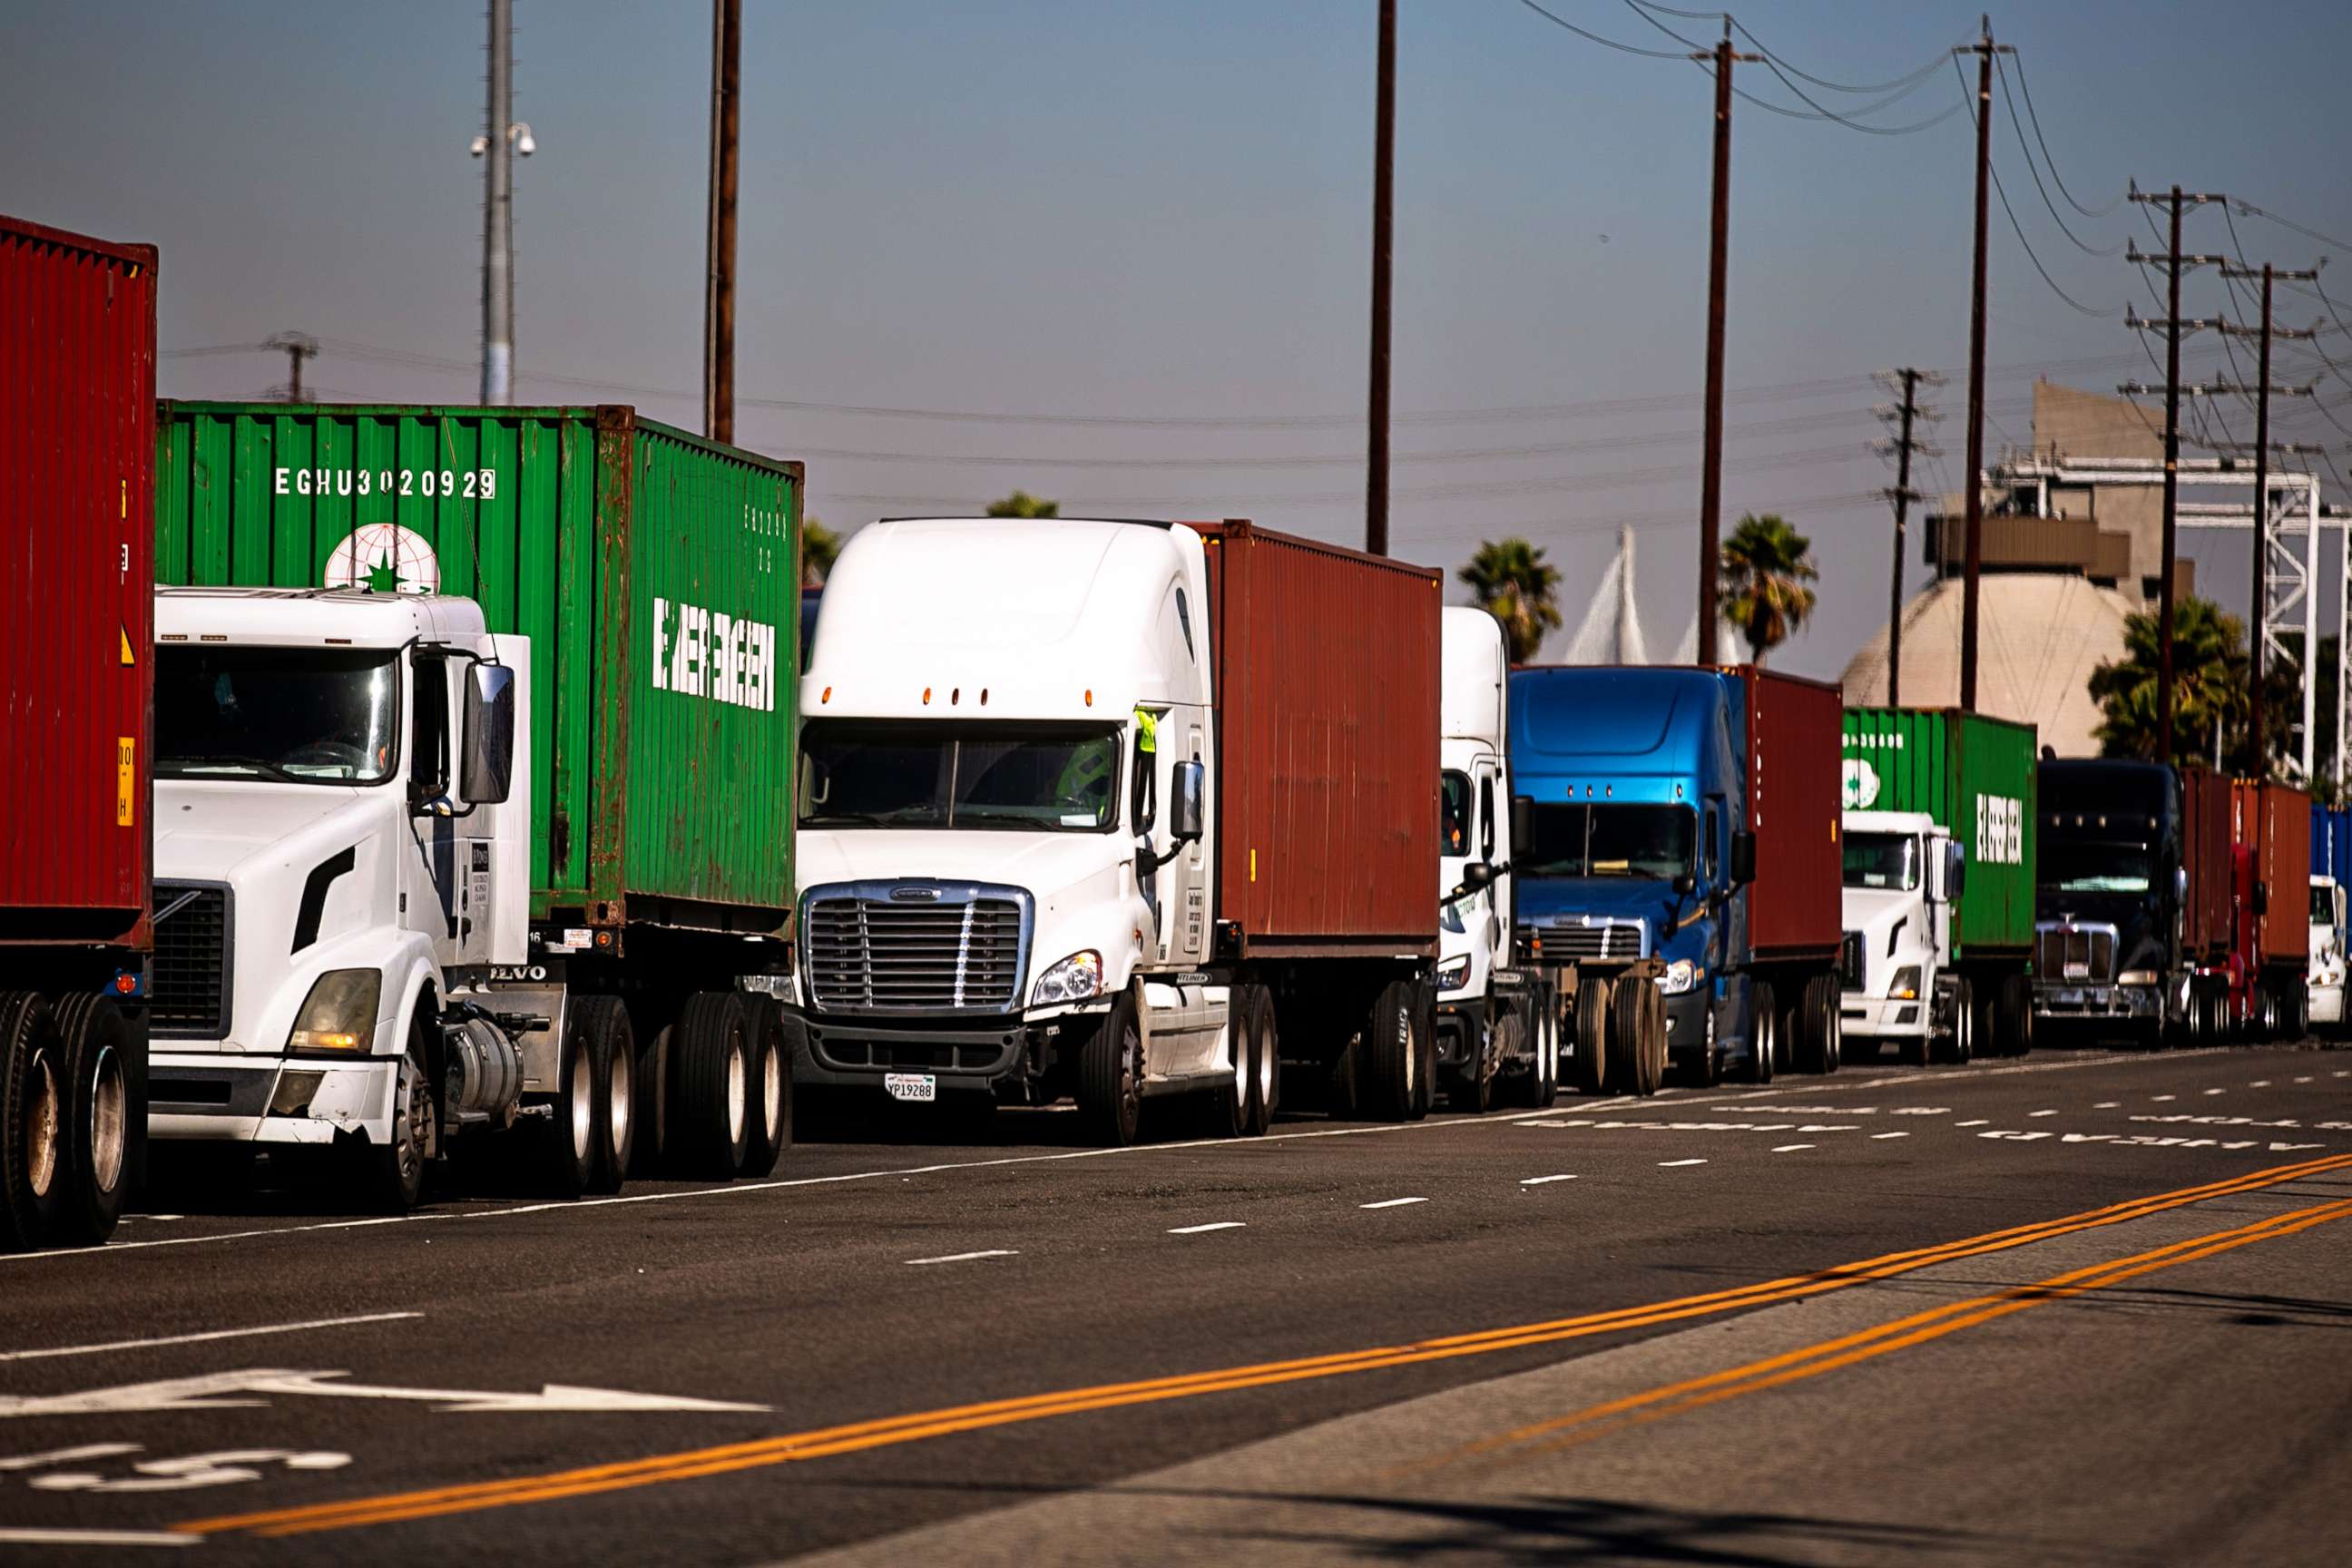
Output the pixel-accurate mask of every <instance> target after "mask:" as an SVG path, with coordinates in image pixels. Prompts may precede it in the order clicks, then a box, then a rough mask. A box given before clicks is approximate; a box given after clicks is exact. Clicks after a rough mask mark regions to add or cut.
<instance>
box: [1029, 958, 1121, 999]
mask: <svg viewBox="0 0 2352 1568" xmlns="http://www.w3.org/2000/svg"><path fill="white" fill-rule="evenodd" d="M1102 973H1103V962H1102V954H1101V953H1099V952H1096V951H1095V950H1094V949H1092V948H1088V949H1087V951H1086V952H1074V953H1072V954H1070V956H1069V957H1067V958H1066V959H1064V960H1062V962H1061V963H1057V964H1055V965H1054V967H1053V968H1051V969H1048V970H1047V971H1045V973H1043V974H1041V975H1039V976H1037V986H1036V989H1035V990H1034V991H1032V992H1031V993H1030V995H1029V1005H1031V1006H1033V1007H1051V1006H1054V1005H1056V1004H1057V1003H1062V1002H1083V1001H1085V1000H1086V999H1087V997H1089V996H1099V995H1101V994H1102Z"/></svg>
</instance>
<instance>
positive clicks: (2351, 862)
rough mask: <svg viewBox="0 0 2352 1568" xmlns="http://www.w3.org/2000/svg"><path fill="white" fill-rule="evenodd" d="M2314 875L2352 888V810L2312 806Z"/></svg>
mask: <svg viewBox="0 0 2352 1568" xmlns="http://www.w3.org/2000/svg"><path fill="white" fill-rule="evenodd" d="M2311 874H2312V875H2313V876H2315V877H2333V878H2335V879H2336V886H2337V887H2352V809H2347V808H2346V807H2344V806H2340V805H2317V804H2314V805H2313V806H2312V808H2311Z"/></svg>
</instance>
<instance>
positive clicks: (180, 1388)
mask: <svg viewBox="0 0 2352 1568" xmlns="http://www.w3.org/2000/svg"><path fill="white" fill-rule="evenodd" d="M350 1375H351V1374H350V1373H344V1372H292V1371H287V1370H284V1369H282V1368H275V1367H249V1368H247V1369H246V1370H245V1371H242V1372H216V1373H209V1374H207V1375H205V1376H203V1377H178V1378H170V1379H166V1380H164V1381H163V1382H160V1383H131V1384H121V1385H120V1386H117V1387H114V1388H91V1389H85V1390H83V1391H82V1392H80V1393H79V1394H0V1418H5V1417H8V1416H37V1415H108V1414H122V1413H126V1412H131V1411H146V1410H231V1409H236V1408H240V1407H244V1406H250V1405H264V1404H267V1403H268V1400H267V1399H256V1398H250V1397H248V1398H242V1399H238V1398H230V1397H227V1396H228V1395H231V1394H247V1395H251V1394H316V1395H322V1396H325V1397H328V1398H334V1399H409V1400H415V1401H418V1402H420V1403H424V1404H429V1405H439V1406H440V1407H441V1408H442V1409H443V1410H444V1411H482V1410H500V1411H599V1410H765V1409H767V1408H768V1406H766V1405H737V1404H731V1403H729V1402H727V1401H724V1400H716V1399H689V1398H687V1397H685V1396H683V1395H677V1394H630V1393H627V1392H625V1391H624V1390H621V1389H616V1388H579V1387H574V1386H572V1385H571V1384H561V1383H551V1384H545V1385H543V1386H542V1387H541V1389H540V1391H539V1392H538V1393H536V1394H530V1393H499V1392H496V1391H483V1390H476V1389H464V1388H388V1387H382V1386H377V1385H373V1384H361V1383H341V1382H337V1381H334V1380H336V1379H340V1378H344V1377H348V1376H350Z"/></svg>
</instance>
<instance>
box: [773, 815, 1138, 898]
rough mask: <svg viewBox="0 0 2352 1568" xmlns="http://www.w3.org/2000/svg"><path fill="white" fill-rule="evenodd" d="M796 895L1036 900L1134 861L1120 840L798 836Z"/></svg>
mask: <svg viewBox="0 0 2352 1568" xmlns="http://www.w3.org/2000/svg"><path fill="white" fill-rule="evenodd" d="M793 856H794V858H796V859H797V861H798V868H799V878H798V879H799V882H800V887H801V890H803V891H806V890H807V889H811V888H815V887H820V886H823V885H824V884H825V883H828V882H868V881H890V880H895V879H901V878H904V879H909V880H932V881H946V882H998V883H1002V884H1004V885H1005V886H1008V887H1014V888H1026V889H1029V891H1031V892H1032V893H1034V894H1035V895H1036V896H1037V897H1038V899H1039V900H1045V899H1046V898H1048V897H1050V896H1052V895H1053V894H1055V893H1056V892H1059V891H1061V890H1062V889H1066V888H1069V887H1072V886H1074V885H1076V884H1077V883H1079V882H1082V881H1085V880H1086V879H1088V878H1091V877H1097V876H1099V875H1101V874H1102V873H1103V872H1104V871H1106V870H1109V869H1113V868H1117V867H1118V866H1119V865H1121V864H1124V863H1129V862H1131V861H1132V860H1133V859H1134V858H1135V844H1134V841H1133V840H1132V839H1130V838H1129V837H1127V836H1126V835H1124V834H1121V833H1108V834H1103V833H966V832H960V831H955V830H951V829H950V830H930V829H922V828H912V829H910V828H824V829H818V828H803V829H802V830H801V832H800V835H799V836H798V837H796V838H795V839H794V840H793Z"/></svg>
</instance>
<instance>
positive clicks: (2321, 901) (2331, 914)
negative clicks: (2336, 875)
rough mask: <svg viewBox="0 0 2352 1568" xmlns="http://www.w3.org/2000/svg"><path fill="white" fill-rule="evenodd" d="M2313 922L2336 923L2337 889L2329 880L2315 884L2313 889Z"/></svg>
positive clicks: (2314, 923)
mask: <svg viewBox="0 0 2352 1568" xmlns="http://www.w3.org/2000/svg"><path fill="white" fill-rule="evenodd" d="M2311 923H2312V924H2313V925H2315V926H2327V925H2334V924H2335V923H2336V889H2335V886H2334V885H2333V884H2331V883H2327V882H2317V883H2315V884H2313V886H2312V889H2311Z"/></svg>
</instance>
